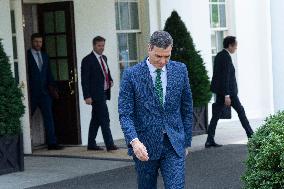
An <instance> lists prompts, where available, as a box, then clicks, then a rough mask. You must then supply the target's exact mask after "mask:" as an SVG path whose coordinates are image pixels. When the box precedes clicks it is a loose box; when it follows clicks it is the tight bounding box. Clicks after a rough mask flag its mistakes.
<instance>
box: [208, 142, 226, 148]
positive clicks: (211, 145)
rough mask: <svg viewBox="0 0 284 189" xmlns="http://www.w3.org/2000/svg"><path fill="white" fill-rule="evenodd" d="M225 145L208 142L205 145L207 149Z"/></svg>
mask: <svg viewBox="0 0 284 189" xmlns="http://www.w3.org/2000/svg"><path fill="white" fill-rule="evenodd" d="M221 146H223V145H221V144H217V143H216V142H206V143H205V148H210V147H221Z"/></svg>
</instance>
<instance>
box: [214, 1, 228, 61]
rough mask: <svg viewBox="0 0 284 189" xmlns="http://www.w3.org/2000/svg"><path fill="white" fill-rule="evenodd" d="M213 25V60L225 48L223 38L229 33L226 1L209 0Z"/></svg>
mask: <svg viewBox="0 0 284 189" xmlns="http://www.w3.org/2000/svg"><path fill="white" fill-rule="evenodd" d="M209 7H210V26H211V53H212V60H214V57H215V56H216V54H217V53H218V52H219V51H221V50H222V48H223V39H224V36H225V35H226V34H227V31H228V28H227V20H226V1H225V0H209Z"/></svg>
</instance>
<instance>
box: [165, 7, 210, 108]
mask: <svg viewBox="0 0 284 189" xmlns="http://www.w3.org/2000/svg"><path fill="white" fill-rule="evenodd" d="M164 30H165V31H167V32H169V33H170V34H171V36H172V37H173V40H174V46H173V50H172V55H171V59H172V60H175V61H179V62H183V63H185V64H186V66H187V70H188V73H189V79H190V87H191V92H192V98H193V106H194V107H201V106H207V104H208V102H209V101H210V99H211V96H212V93H211V92H210V80H209V77H208V74H207V70H206V68H205V65H204V62H203V59H202V57H201V55H200V54H199V51H197V50H196V49H195V46H194V43H193V40H192V38H191V36H190V33H189V32H188V31H187V28H186V26H185V24H184V22H183V21H182V20H181V18H180V16H179V15H178V13H177V12H176V11H173V12H172V14H171V16H170V17H169V18H168V19H167V21H166V24H165V27H164Z"/></svg>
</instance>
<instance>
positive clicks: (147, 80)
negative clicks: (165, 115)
mask: <svg viewBox="0 0 284 189" xmlns="http://www.w3.org/2000/svg"><path fill="white" fill-rule="evenodd" d="M141 80H142V82H143V83H144V84H145V85H146V88H147V89H148V91H149V93H150V94H149V97H151V98H152V99H153V101H151V100H150V101H148V102H149V103H151V102H152V103H154V105H155V106H159V107H161V106H160V105H159V104H160V102H159V98H158V95H157V94H156V92H155V86H154V84H153V80H152V77H151V75H150V71H149V68H148V65H147V58H146V59H145V60H144V61H143V62H142V74H141ZM159 109H161V108H159Z"/></svg>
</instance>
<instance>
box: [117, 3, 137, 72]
mask: <svg viewBox="0 0 284 189" xmlns="http://www.w3.org/2000/svg"><path fill="white" fill-rule="evenodd" d="M116 3H118V4H119V3H137V11H138V12H137V14H138V29H121V22H120V21H121V19H120V16H121V15H120V11H119V6H118V13H117V12H116V14H115V15H116V16H118V19H117V18H115V19H116V22H117V21H119V23H118V24H119V29H117V28H116V36H117V42H118V45H119V38H118V34H126V35H128V34H135V35H136V59H135V60H129V56H130V55H129V48H127V50H128V58H127V60H126V61H125V60H120V58H119V56H120V53H121V52H120V49H119V46H118V48H117V52H118V62H119V64H123V63H125V62H127V65H128V66H132V65H134V64H136V63H138V61H139V52H140V49H139V41H140V40H139V38H140V35H141V13H140V10H141V9H140V6H141V4H140V3H141V2H140V0H115V11H117V9H116V6H117V5H116ZM129 5H130V4H129ZM129 5H128V7H129V9H128V16H129V18H131V15H130V13H131V11H130V6H129ZM129 24H131V21H130V22H129ZM116 26H117V23H116ZM130 28H131V25H130ZM128 46H129V42H128V41H127V47H128ZM122 70H123V68H122V69H121V71H122Z"/></svg>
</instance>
